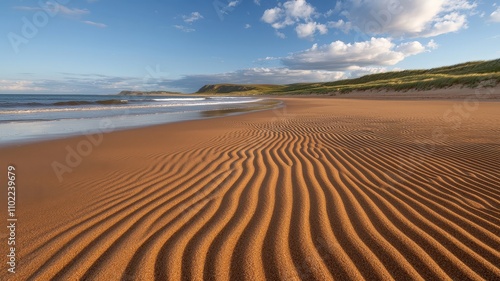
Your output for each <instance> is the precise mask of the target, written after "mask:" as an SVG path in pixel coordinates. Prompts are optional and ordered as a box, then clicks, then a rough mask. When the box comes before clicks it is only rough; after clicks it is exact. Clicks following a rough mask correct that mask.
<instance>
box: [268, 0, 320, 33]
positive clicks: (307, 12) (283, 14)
mask: <svg viewBox="0 0 500 281" xmlns="http://www.w3.org/2000/svg"><path fill="white" fill-rule="evenodd" d="M317 14H318V13H317V12H316V9H315V8H314V7H313V6H312V5H310V4H309V3H307V1H305V0H290V1H287V2H285V3H283V4H281V3H280V4H278V6H276V7H274V8H271V9H267V10H265V11H264V14H263V15H262V17H261V20H262V21H263V22H265V23H268V24H270V25H271V26H272V27H273V28H274V29H276V32H277V33H276V34H277V35H278V36H279V37H281V38H283V37H284V36H281V34H283V33H282V32H280V31H278V30H279V29H283V28H285V27H287V26H294V25H296V27H295V32H296V33H297V36H298V37H299V38H312V37H313V36H314V35H315V34H316V33H319V34H326V33H327V32H328V28H327V26H326V25H325V24H321V23H317V22H315V21H313V18H314V17H315V16H316V15H317ZM283 35H284V34H283Z"/></svg>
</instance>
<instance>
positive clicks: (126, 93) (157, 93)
mask: <svg viewBox="0 0 500 281" xmlns="http://www.w3.org/2000/svg"><path fill="white" fill-rule="evenodd" d="M119 95H121V96H179V95H185V94H183V93H179V92H166V91H150V92H143V91H121V92H120V93H119Z"/></svg>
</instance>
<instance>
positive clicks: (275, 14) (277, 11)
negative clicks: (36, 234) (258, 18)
mask: <svg viewBox="0 0 500 281" xmlns="http://www.w3.org/2000/svg"><path fill="white" fill-rule="evenodd" d="M282 12H283V10H282V9H281V8H278V7H276V8H272V9H267V10H265V11H264V14H263V15H262V21H264V22H266V23H269V24H272V23H274V22H275V21H277V20H278V19H279V18H281V17H282V16H283V14H282Z"/></svg>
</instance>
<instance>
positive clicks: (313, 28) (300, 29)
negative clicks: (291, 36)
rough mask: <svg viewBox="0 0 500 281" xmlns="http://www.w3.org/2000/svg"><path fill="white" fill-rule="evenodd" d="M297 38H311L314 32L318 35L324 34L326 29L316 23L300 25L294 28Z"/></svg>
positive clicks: (324, 26)
mask: <svg viewBox="0 0 500 281" xmlns="http://www.w3.org/2000/svg"><path fill="white" fill-rule="evenodd" d="M295 31H296V32H297V36H298V37H299V38H311V37H313V36H314V34H315V33H316V32H319V33H320V34H326V33H327V32H328V28H327V27H326V25H324V24H318V23H316V22H308V23H301V24H299V25H297V27H296V28H295Z"/></svg>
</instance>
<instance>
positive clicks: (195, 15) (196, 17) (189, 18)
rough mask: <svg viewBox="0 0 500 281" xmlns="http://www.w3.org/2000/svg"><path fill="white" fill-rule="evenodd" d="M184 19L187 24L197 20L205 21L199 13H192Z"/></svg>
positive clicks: (183, 17)
mask: <svg viewBox="0 0 500 281" xmlns="http://www.w3.org/2000/svg"><path fill="white" fill-rule="evenodd" d="M182 19H183V20H184V22H186V23H193V22H195V21H197V20H201V19H203V16H202V15H201V14H200V13H199V12H192V13H191V14H190V15H189V16H185V15H184V16H182Z"/></svg>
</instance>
